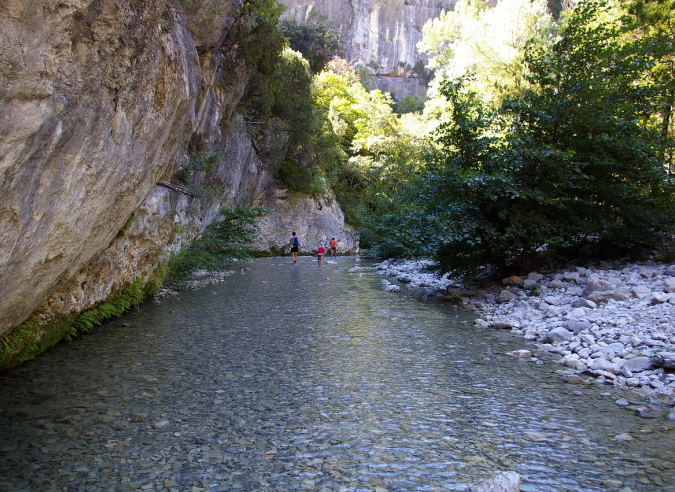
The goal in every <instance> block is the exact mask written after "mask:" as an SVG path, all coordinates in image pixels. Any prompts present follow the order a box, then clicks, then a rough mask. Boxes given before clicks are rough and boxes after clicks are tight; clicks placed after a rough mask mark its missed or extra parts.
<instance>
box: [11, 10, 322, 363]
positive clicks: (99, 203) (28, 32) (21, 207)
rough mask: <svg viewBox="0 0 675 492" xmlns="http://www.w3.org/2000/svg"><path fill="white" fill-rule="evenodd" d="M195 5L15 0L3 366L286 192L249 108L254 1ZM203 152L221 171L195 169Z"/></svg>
mask: <svg viewBox="0 0 675 492" xmlns="http://www.w3.org/2000/svg"><path fill="white" fill-rule="evenodd" d="M189 3H190V5H191V8H190V9H189V10H187V11H186V10H185V8H183V7H182V5H183V4H185V2H176V3H175V4H174V3H173V2H167V1H162V0H154V1H153V0H148V1H144V2H136V1H133V0H72V1H60V2H51V1H47V0H45V1H37V0H30V1H26V0H9V1H6V2H4V3H3V4H2V5H0V31H2V32H3V36H2V37H0V102H1V104H0V278H2V282H0V298H1V299H2V303H0V335H7V334H8V333H10V332H13V330H14V332H13V334H12V336H13V338H12V339H11V351H10V352H7V350H5V352H4V360H0V366H3V365H4V366H5V367H7V365H11V364H15V363H16V362H17V361H20V360H21V359H22V358H23V357H24V356H25V352H26V350H25V349H26V347H27V346H29V345H30V346H33V347H36V346H39V345H40V344H44V343H47V342H44V343H43V341H44V340H51V341H50V342H49V343H52V342H53V341H54V340H56V339H58V338H59V337H60V336H62V335H63V333H55V330H57V328H56V327H63V326H67V324H68V323H69V322H70V321H72V320H73V319H74V318H75V317H76V316H77V315H78V314H79V313H81V312H82V311H84V310H86V309H88V308H91V307H93V306H96V305H97V304H100V303H101V302H103V301H105V300H109V299H111V298H114V297H115V296H116V295H119V294H120V292H122V290H123V289H125V288H126V287H128V286H129V285H130V284H132V283H135V284H138V285H141V286H142V285H145V284H146V283H148V282H152V281H153V277H154V276H155V274H154V273H153V272H155V269H156V268H157V267H158V265H159V264H160V262H161V260H162V259H163V258H165V257H166V256H167V255H168V254H170V253H171V252H176V251H179V250H180V248H181V247H182V246H184V245H185V244H188V243H189V242H190V241H191V240H193V239H194V238H196V237H198V236H199V235H200V234H201V233H202V232H203V230H204V229H205V228H206V226H207V225H208V224H209V223H211V222H213V221H214V220H216V219H217V217H218V211H219V210H220V209H221V208H222V207H223V206H232V207H234V206H239V205H243V204H263V203H265V202H269V201H270V200H274V197H275V193H276V189H277V185H276V184H275V183H274V180H273V178H272V175H271V173H270V172H269V171H268V170H267V168H268V167H269V166H267V163H265V162H264V161H263V160H262V159H261V158H259V156H258V155H257V153H256V150H255V148H254V146H253V145H252V142H251V138H250V137H249V133H248V128H247V123H246V121H245V120H244V119H243V118H242V117H240V116H239V115H237V113H236V108H237V104H238V102H239V99H240V97H241V95H242V94H243V92H244V89H245V87H246V84H247V81H248V77H249V75H250V70H249V68H248V67H247V66H246V60H240V59H237V58H236V56H235V51H234V49H235V48H236V45H234V44H233V43H231V37H230V38H228V32H229V30H230V29H232V28H233V26H236V23H237V22H238V21H240V20H241V18H240V11H239V3H238V2H236V1H229V0H222V1H214V0H212V1H207V0H204V1H200V2H189ZM215 11H217V15H212V14H213V12H215ZM226 41H229V44H228V43H227V42H226ZM203 155H212V156H214V159H213V161H214V162H213V165H212V166H211V168H210V169H209V170H208V171H206V170H203V169H199V168H194V169H190V166H189V163H190V162H191V159H194V158H195V157H196V156H203ZM186 174H189V175H190V176H189V178H190V179H189V182H186V180H185V179H184V176H185V175H186ZM181 177H182V178H183V179H181ZM280 233H281V232H280ZM330 233H331V232H328V231H327V232H326V234H330ZM270 234H276V233H274V232H273V231H272V232H270ZM283 235H284V236H285V235H286V231H283ZM27 319H28V320H29V322H28V323H24V322H25V321H26V320H27ZM21 323H24V325H22V327H21V328H20V330H15V328H16V327H17V326H18V325H20V324H21ZM57 331H58V330H57ZM5 340H8V339H7V338H5ZM22 351H23V354H24V355H22ZM17 354H19V355H18V357H17Z"/></svg>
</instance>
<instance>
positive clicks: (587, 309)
mask: <svg viewBox="0 0 675 492" xmlns="http://www.w3.org/2000/svg"><path fill="white" fill-rule="evenodd" d="M376 268H377V270H378V273H380V274H382V275H385V276H387V277H389V278H393V279H395V281H394V282H392V281H390V280H389V279H383V281H382V282H383V288H384V290H386V291H389V292H397V291H401V290H408V291H411V290H419V289H423V290H425V291H427V292H428V293H429V294H430V295H442V296H443V297H444V298H445V299H447V300H449V301H453V302H456V303H458V304H460V305H462V306H464V307H466V308H469V309H473V310H475V311H476V312H477V313H478V318H477V319H476V320H475V326H476V328H477V329H508V330H510V331H511V332H512V333H514V334H516V335H519V336H522V337H523V339H524V340H525V341H528V342H532V343H535V344H536V346H537V348H538V349H540V350H546V351H548V352H550V353H552V354H558V355H559V357H560V359H559V362H560V364H561V365H562V366H564V367H563V369H561V370H560V371H558V372H559V373H561V374H562V375H563V377H565V378H566V379H567V380H568V381H570V382H576V383H579V384H591V383H597V384H603V385H613V386H614V387H616V388H618V389H621V390H630V391H632V392H634V393H633V394H635V395H636V396H638V397H639V398H641V399H644V400H647V401H648V402H650V403H652V405H641V403H640V402H635V401H629V400H628V399H626V398H621V399H619V400H617V404H619V405H624V406H626V407H628V408H630V409H631V410H635V411H636V413H638V414H639V415H642V416H645V417H649V416H657V415H655V413H656V414H659V415H661V414H662V415H665V416H666V418H667V419H668V420H670V421H672V422H675V410H672V409H671V410H670V411H667V410H664V408H665V407H673V406H675V264H664V263H657V262H654V261H647V262H643V263H625V262H623V263H622V262H602V263H597V264H589V265H586V266H584V267H579V266H575V267H570V268H565V269H562V270H558V271H553V272H546V273H537V272H533V273H530V274H529V275H527V276H526V277H517V276H512V277H509V278H505V279H503V281H502V285H498V284H497V283H491V284H486V285H485V286H484V287H482V288H481V289H477V290H469V289H463V288H462V287H461V285H459V284H458V283H456V282H454V281H453V280H452V279H450V278H449V277H448V276H447V275H445V276H443V277H440V276H439V275H438V274H437V273H436V265H434V263H433V262H430V261H400V262H399V261H395V260H387V261H384V262H382V263H380V264H378V265H377V266H376ZM511 355H514V356H519V357H531V356H532V353H531V351H530V350H527V349H523V350H519V351H516V352H515V353H513V354H511ZM659 408H661V411H659Z"/></svg>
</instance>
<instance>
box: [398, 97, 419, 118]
mask: <svg viewBox="0 0 675 492" xmlns="http://www.w3.org/2000/svg"><path fill="white" fill-rule="evenodd" d="M423 108H424V102H422V101H419V100H418V99H417V98H415V96H411V95H408V96H403V98H401V100H400V101H397V102H396V104H395V105H394V109H395V111H396V113H398V114H399V115H401V114H405V113H414V112H415V111H420V110H422V109H423Z"/></svg>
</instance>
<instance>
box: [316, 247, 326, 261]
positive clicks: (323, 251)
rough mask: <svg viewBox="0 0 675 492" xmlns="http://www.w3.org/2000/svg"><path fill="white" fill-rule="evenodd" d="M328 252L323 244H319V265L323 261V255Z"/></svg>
mask: <svg viewBox="0 0 675 492" xmlns="http://www.w3.org/2000/svg"><path fill="white" fill-rule="evenodd" d="M325 254H326V248H324V247H323V244H319V247H318V248H317V250H316V258H317V260H318V262H319V266H321V264H322V263H323V255H325Z"/></svg>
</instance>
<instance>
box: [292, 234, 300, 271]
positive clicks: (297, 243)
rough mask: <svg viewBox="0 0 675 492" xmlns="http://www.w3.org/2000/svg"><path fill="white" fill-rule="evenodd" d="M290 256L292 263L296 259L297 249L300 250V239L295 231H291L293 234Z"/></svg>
mask: <svg viewBox="0 0 675 492" xmlns="http://www.w3.org/2000/svg"><path fill="white" fill-rule="evenodd" d="M290 245H291V258H293V263H295V262H297V261H298V251H300V240H299V239H298V236H296V235H295V231H293V236H292V237H291V242H290Z"/></svg>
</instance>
